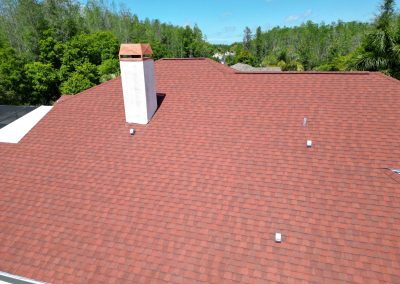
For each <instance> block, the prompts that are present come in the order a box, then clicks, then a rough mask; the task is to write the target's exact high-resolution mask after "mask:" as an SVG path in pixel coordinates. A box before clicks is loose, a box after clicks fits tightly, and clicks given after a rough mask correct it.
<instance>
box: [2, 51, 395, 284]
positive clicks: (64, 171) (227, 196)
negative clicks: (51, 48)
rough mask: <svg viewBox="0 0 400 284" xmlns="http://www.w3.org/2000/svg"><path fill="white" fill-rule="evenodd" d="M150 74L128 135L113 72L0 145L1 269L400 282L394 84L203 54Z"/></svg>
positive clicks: (49, 274) (65, 274) (55, 275)
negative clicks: (228, 62)
mask: <svg viewBox="0 0 400 284" xmlns="http://www.w3.org/2000/svg"><path fill="white" fill-rule="evenodd" d="M156 81H157V92H158V93H159V97H160V98H161V97H162V98H163V101H162V104H161V105H160V107H159V109H158V110H157V112H156V114H155V115H154V117H153V118H152V120H151V122H150V123H149V124H148V125H135V126H134V127H135V129H136V134H135V135H134V136H131V135H130V134H129V129H130V128H131V127H132V126H130V125H127V124H126V123H125V116H124V106H123V98H122V90H121V81H120V78H117V79H114V80H111V81H108V82H106V83H103V84H101V85H99V86H97V87H94V88H92V89H89V90H87V91H85V92H83V93H81V94H79V95H76V96H75V97H72V98H69V99H67V100H64V101H60V102H59V103H57V104H56V105H55V106H54V107H53V109H52V110H51V111H50V112H49V113H48V114H47V115H46V116H45V117H44V118H43V119H42V120H41V121H40V122H39V123H38V124H37V125H36V126H35V127H34V128H33V129H32V130H31V131H30V132H29V133H28V134H27V135H26V136H25V137H24V138H23V139H22V140H21V142H20V143H19V144H14V145H11V144H0V157H1V163H0V188H1V194H0V206H1V213H0V270H2V271H5V272H8V273H12V274H16V275H21V276H24V277H28V278H33V279H36V280H41V281H45V282H51V283H59V282H65V283H76V282H80V283H106V282H119V283H132V282H135V283H150V282H173V283H193V282H207V283H223V282H240V283H254V282H257V281H258V282H260V283H272V282H282V283H290V282H296V283H297V282H308V281H310V282H315V283H327V282H328V283H329V282H330V283H338V282H354V283H372V282H377V283H382V282H392V283H396V282H399V281H400V253H399V252H400V244H399V240H400V230H399V228H398V226H399V222H400V210H399V208H400V175H398V174H396V173H394V172H392V171H391V170H389V169H388V168H394V167H397V168H399V167H400V147H399V143H398V140H399V137H400V127H399V126H400V125H399V121H400V100H399V96H400V84H399V82H398V81H396V80H394V79H390V78H388V77H386V76H384V75H381V74H379V73H368V72H358V73H357V72H356V73H340V72H339V73H295V72H293V73H280V74H278V73H271V74H238V73H235V71H234V70H232V69H231V68H229V67H225V66H223V65H221V64H219V63H215V62H213V61H212V60H208V59H204V60H201V59H196V60H195V59H193V60H188V59H187V60H160V61H157V62H156ZM160 101H161V100H160ZM305 117H307V121H306V125H304V122H305V121H304V118H305ZM307 140H312V141H313V146H312V148H307V147H306V141H307ZM276 232H280V233H282V242H281V243H276V242H275V233H276Z"/></svg>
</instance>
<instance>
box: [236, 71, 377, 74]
mask: <svg viewBox="0 0 400 284" xmlns="http://www.w3.org/2000/svg"><path fill="white" fill-rule="evenodd" d="M235 74H244V75H252V74H280V75H282V74H287V75H290V74H291V75H321V74H322V75H370V74H371V72H369V71H249V72H246V71H235Z"/></svg>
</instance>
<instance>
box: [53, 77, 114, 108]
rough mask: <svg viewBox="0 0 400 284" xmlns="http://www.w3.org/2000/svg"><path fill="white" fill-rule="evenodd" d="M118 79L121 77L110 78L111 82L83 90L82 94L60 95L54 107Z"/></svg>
mask: <svg viewBox="0 0 400 284" xmlns="http://www.w3.org/2000/svg"><path fill="white" fill-rule="evenodd" d="M120 77H121V76H117V77H115V78H112V79H111V80H108V81H105V82H103V83H100V84H98V85H94V86H93V87H90V88H89V89H86V90H84V91H82V92H79V93H77V94H75V95H61V97H60V98H59V99H58V100H57V101H56V102H55V103H54V106H56V105H58V104H61V103H64V102H67V101H68V102H69V101H71V100H72V99H77V98H80V97H81V95H83V94H85V93H87V92H89V91H93V90H94V89H96V88H98V87H100V86H102V87H104V86H105V85H108V84H109V83H111V82H112V81H114V80H117V79H119V78H120ZM66 96H69V97H70V98H65V99H62V98H63V97H66Z"/></svg>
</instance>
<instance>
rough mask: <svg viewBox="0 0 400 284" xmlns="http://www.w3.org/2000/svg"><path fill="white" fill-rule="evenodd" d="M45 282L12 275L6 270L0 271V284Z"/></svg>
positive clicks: (41, 283) (40, 283) (44, 283)
mask: <svg viewBox="0 0 400 284" xmlns="http://www.w3.org/2000/svg"><path fill="white" fill-rule="evenodd" d="M3 283H6V284H9V283H10V284H47V283H46V282H42V281H37V280H34V279H30V278H26V277H22V276H18V275H13V274H10V273H7V272H3V271H0V284H3Z"/></svg>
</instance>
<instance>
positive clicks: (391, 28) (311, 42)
mask: <svg viewBox="0 0 400 284" xmlns="http://www.w3.org/2000/svg"><path fill="white" fill-rule="evenodd" d="M219 48H220V49H223V48H225V50H230V51H233V52H234V53H235V56H230V57H228V58H227V59H226V61H227V63H228V64H234V63H237V62H242V63H247V64H251V65H254V66H280V67H281V68H282V70H283V71H287V70H298V71H301V70H306V71H308V70H318V71H342V70H368V71H382V72H385V73H386V74H388V75H391V76H393V77H395V78H398V79H400V16H399V14H398V13H396V12H395V10H394V0H383V1H382V5H381V9H380V13H379V15H378V16H377V17H376V19H375V21H374V23H371V24H370V23H361V22H348V23H345V22H341V21H339V22H337V23H332V24H315V23H313V22H310V21H309V22H307V23H305V24H302V25H301V26H298V27H294V28H287V27H283V28H281V27H276V28H273V29H271V30H269V31H266V32H263V31H262V30H261V28H260V27H258V28H257V29H256V33H255V35H253V33H252V31H251V30H250V28H248V27H246V28H245V30H244V35H243V42H242V43H236V44H234V45H232V46H230V47H227V46H226V47H221V46H220V47H219Z"/></svg>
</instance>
